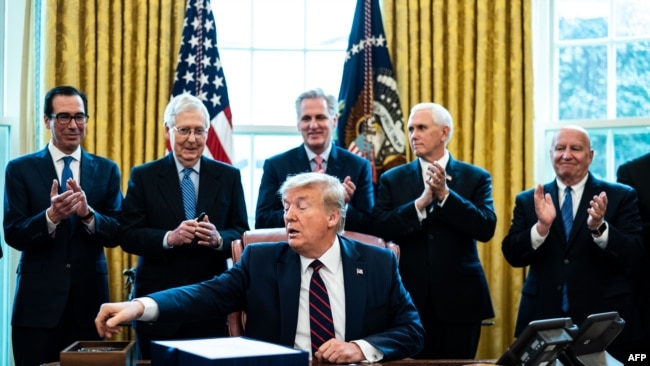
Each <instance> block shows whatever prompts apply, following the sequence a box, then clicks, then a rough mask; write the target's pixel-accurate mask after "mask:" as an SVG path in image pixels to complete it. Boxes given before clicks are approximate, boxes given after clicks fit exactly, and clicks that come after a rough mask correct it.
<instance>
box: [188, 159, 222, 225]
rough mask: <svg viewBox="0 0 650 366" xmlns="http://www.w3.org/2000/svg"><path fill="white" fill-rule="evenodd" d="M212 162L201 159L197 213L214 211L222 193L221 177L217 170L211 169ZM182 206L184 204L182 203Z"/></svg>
mask: <svg viewBox="0 0 650 366" xmlns="http://www.w3.org/2000/svg"><path fill="white" fill-rule="evenodd" d="M210 164H216V163H214V162H210V161H208V160H207V158H205V157H201V173H200V174H199V194H198V201H197V203H196V210H197V213H199V212H206V213H207V212H208V211H212V210H211V207H210V206H212V205H214V203H215V202H217V196H218V195H220V192H221V177H220V176H219V174H218V173H217V171H216V169H210V168H211V167H209V165H210ZM181 204H182V202H181Z"/></svg>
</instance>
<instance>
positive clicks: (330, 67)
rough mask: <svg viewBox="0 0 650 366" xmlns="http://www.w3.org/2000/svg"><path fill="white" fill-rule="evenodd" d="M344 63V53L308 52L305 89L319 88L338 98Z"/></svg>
mask: <svg viewBox="0 0 650 366" xmlns="http://www.w3.org/2000/svg"><path fill="white" fill-rule="evenodd" d="M344 63H345V51H336V52H335V51H323V52H317V51H313V52H308V53H307V54H306V61H305V65H306V70H305V85H306V88H308V89H311V88H314V87H319V88H322V89H323V91H324V92H325V93H327V94H332V95H334V96H335V97H337V98H338V96H339V89H340V88H341V79H342V78H343V64H344ZM296 96H298V95H297V94H296Z"/></svg>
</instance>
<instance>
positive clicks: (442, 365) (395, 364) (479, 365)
mask: <svg viewBox="0 0 650 366" xmlns="http://www.w3.org/2000/svg"><path fill="white" fill-rule="evenodd" d="M494 362H495V360H410V359H409V360H399V361H386V362H379V363H375V364H368V365H376V366H403V365H408V366H432V365H434V366H494ZM137 365H144V366H146V365H151V361H138V362H137ZM321 365H323V366H324V365H332V364H331V363H320V362H312V363H311V366H321ZM43 366H59V363H58V362H52V363H46V364H44V365H43Z"/></svg>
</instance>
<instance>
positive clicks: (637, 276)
mask: <svg viewBox="0 0 650 366" xmlns="http://www.w3.org/2000/svg"><path fill="white" fill-rule="evenodd" d="M618 181H619V182H620V183H624V184H627V185H629V186H631V187H632V188H634V189H636V191H637V194H638V196H639V213H640V215H641V225H642V226H643V247H644V249H643V259H642V260H641V262H640V263H639V265H638V266H637V269H636V271H635V272H634V273H633V274H632V285H633V287H634V291H635V293H636V298H637V306H638V308H639V311H640V312H641V315H642V318H643V324H644V327H645V334H646V335H645V337H646V338H645V339H646V342H645V344H646V346H645V347H646V348H645V349H646V350H647V351H644V353H650V153H648V154H645V155H642V156H640V157H638V158H636V159H634V160H631V161H629V162H627V163H625V164H623V165H621V166H620V167H619V168H618Z"/></svg>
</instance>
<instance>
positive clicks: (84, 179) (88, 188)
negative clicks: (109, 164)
mask: <svg viewBox="0 0 650 366" xmlns="http://www.w3.org/2000/svg"><path fill="white" fill-rule="evenodd" d="M98 169H99V168H98V167H97V161H96V160H95V158H94V157H93V156H92V155H90V154H88V153H86V152H85V151H83V150H81V161H80V162H79V175H81V180H80V181H81V184H82V186H81V187H82V189H83V190H84V192H86V199H88V197H93V196H94V194H93V193H94V192H93V188H94V187H95V180H96V179H101V178H102V177H103V175H102V174H101V172H99V171H98Z"/></svg>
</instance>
